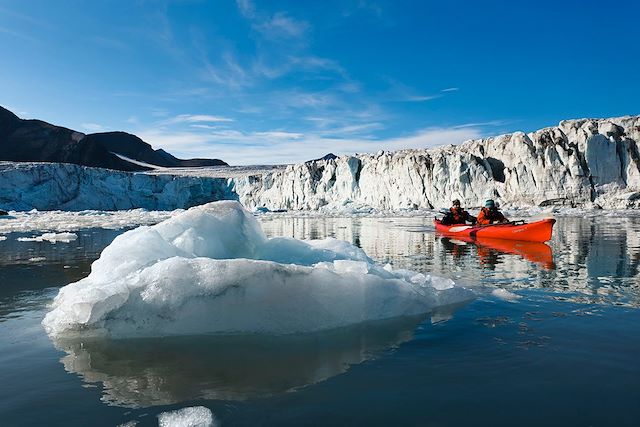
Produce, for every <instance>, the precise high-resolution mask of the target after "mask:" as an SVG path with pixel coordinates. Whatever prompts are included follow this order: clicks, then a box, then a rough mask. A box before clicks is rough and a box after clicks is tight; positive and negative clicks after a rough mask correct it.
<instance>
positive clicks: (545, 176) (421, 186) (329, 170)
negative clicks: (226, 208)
mask: <svg viewBox="0 0 640 427" xmlns="http://www.w3.org/2000/svg"><path fill="white" fill-rule="evenodd" d="M638 141H640V116H627V117H620V118H613V119H600V120H590V119H582V120H566V121H563V122H561V123H560V124H559V125H558V126H555V127H550V128H546V129H542V130H538V131H536V132H532V133H528V134H525V133H522V132H516V133H513V134H508V135H501V136H497V137H491V138H486V139H478V140H471V141H467V142H465V143H463V144H461V145H458V146H446V147H440V148H434V149H426V150H404V151H398V152H383V151H380V152H378V153H377V154H357V155H354V156H342V157H338V158H336V159H329V160H317V161H310V162H306V163H303V164H296V165H289V166H287V167H286V169H283V170H277V171H273V172H269V173H266V174H262V175H255V176H247V177H242V178H237V179H236V181H235V191H236V192H237V194H238V196H239V198H240V200H241V201H242V202H243V203H244V204H245V206H247V207H250V208H253V207H260V206H265V207H267V208H269V209H294V210H298V209H319V208H323V207H326V208H336V207H341V206H344V205H353V206H370V207H373V208H376V209H385V210H387V209H405V208H408V209H412V208H414V209H415V208H434V207H436V208H437V207H444V206H449V203H450V201H451V200H452V199H454V198H460V199H462V200H464V202H465V203H466V204H467V205H468V206H480V205H481V204H482V203H483V201H484V199H486V198H490V197H491V198H495V199H497V200H499V201H500V202H501V203H502V204H503V205H504V206H546V205H567V206H586V207H596V205H599V206H600V207H605V208H626V207H631V206H634V207H636V206H637V204H638V200H639V199H640V155H639V152H638Z"/></svg>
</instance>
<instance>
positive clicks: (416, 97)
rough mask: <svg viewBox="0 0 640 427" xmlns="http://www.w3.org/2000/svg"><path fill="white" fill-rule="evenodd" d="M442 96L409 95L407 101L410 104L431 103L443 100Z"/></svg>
mask: <svg viewBox="0 0 640 427" xmlns="http://www.w3.org/2000/svg"><path fill="white" fill-rule="evenodd" d="M441 97H442V95H425V96H420V95H409V96H407V97H406V98H405V101H408V102H424V101H431V100H432V99H437V98H441Z"/></svg>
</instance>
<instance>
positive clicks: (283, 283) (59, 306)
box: [43, 201, 473, 338]
mask: <svg viewBox="0 0 640 427" xmlns="http://www.w3.org/2000/svg"><path fill="white" fill-rule="evenodd" d="M472 297H473V294H472V293H471V291H469V290H467V289H465V288H462V287H458V286H455V284H454V283H453V282H452V281H451V280H449V279H443V278H439V277H432V276H430V275H425V274H418V273H415V272H412V271H408V270H393V269H392V268H391V267H390V266H386V267H382V266H379V265H377V264H375V263H374V262H373V261H372V260H371V259H370V258H369V257H368V256H367V255H366V254H365V253H364V252H363V251H362V250H361V249H360V248H357V247H355V246H353V245H351V244H349V243H347V242H343V241H339V240H335V239H325V240H314V241H301V240H296V239H291V238H271V239H268V238H267V237H266V236H265V235H264V233H263V231H262V229H261V228H260V225H259V224H258V222H257V221H256V220H255V218H253V216H252V215H251V214H250V213H249V212H247V211H246V210H244V209H243V208H242V206H241V205H240V204H239V203H238V202H235V201H222V202H214V203H209V204H206V205H202V206H198V207H195V208H191V209H189V210H188V211H185V212H182V213H180V214H178V215H176V216H174V217H172V218H170V219H168V220H166V221H164V222H162V223H160V224H157V225H154V226H151V227H149V226H142V227H139V228H137V229H135V230H131V231H128V232H126V233H124V234H122V235H120V236H118V237H117V238H116V239H115V240H114V241H113V243H112V244H111V245H109V246H108V247H107V248H106V249H105V250H104V251H103V252H102V254H101V256H100V258H99V259H98V260H97V261H95V262H94V263H93V265H92V268H91V274H90V275H89V276H88V277H86V278H84V279H82V280H80V281H78V282H76V283H72V284H70V285H67V286H65V287H64V288H62V289H61V290H60V292H59V294H58V296H57V297H56V298H55V300H54V302H53V307H52V310H51V311H50V312H49V313H48V314H47V315H46V317H45V319H44V320H43V325H44V327H45V329H46V330H47V332H48V333H49V334H50V335H52V336H62V335H66V336H69V335H74V334H76V335H77V334H78V333H82V334H83V335H85V334H91V335H106V336H111V337H118V338H120V337H142V336H146V337H151V336H167V335H197V334H245V333H266V334H294V333H307V332H314V331H320V330H326V329H334V328H339V327H344V326H348V325H353V324H358V323H363V322H368V321H375V320H383V319H392V318H399V317H405V316H415V315H419V314H425V313H428V312H430V311H432V310H433V309H434V308H435V307H439V306H445V305H451V304H455V303H459V302H462V301H466V300H469V299H471V298H472Z"/></svg>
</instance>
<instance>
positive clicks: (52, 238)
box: [18, 233, 78, 243]
mask: <svg viewBox="0 0 640 427" xmlns="http://www.w3.org/2000/svg"><path fill="white" fill-rule="evenodd" d="M77 238H78V235H77V234H75V233H44V234H43V235H41V236H33V237H18V241H20V242H44V241H47V242H51V243H57V242H62V243H69V242H73V241H74V240H76V239H77Z"/></svg>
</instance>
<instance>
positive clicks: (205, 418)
mask: <svg viewBox="0 0 640 427" xmlns="http://www.w3.org/2000/svg"><path fill="white" fill-rule="evenodd" d="M216 425H218V424H217V423H216V419H215V417H214V416H213V413H212V412H211V410H210V409H209V408H205V407H204V406H191V407H188V408H182V409H178V410H176V411H170V412H163V413H161V414H160V415H158V426H159V427H214V426H216Z"/></svg>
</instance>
